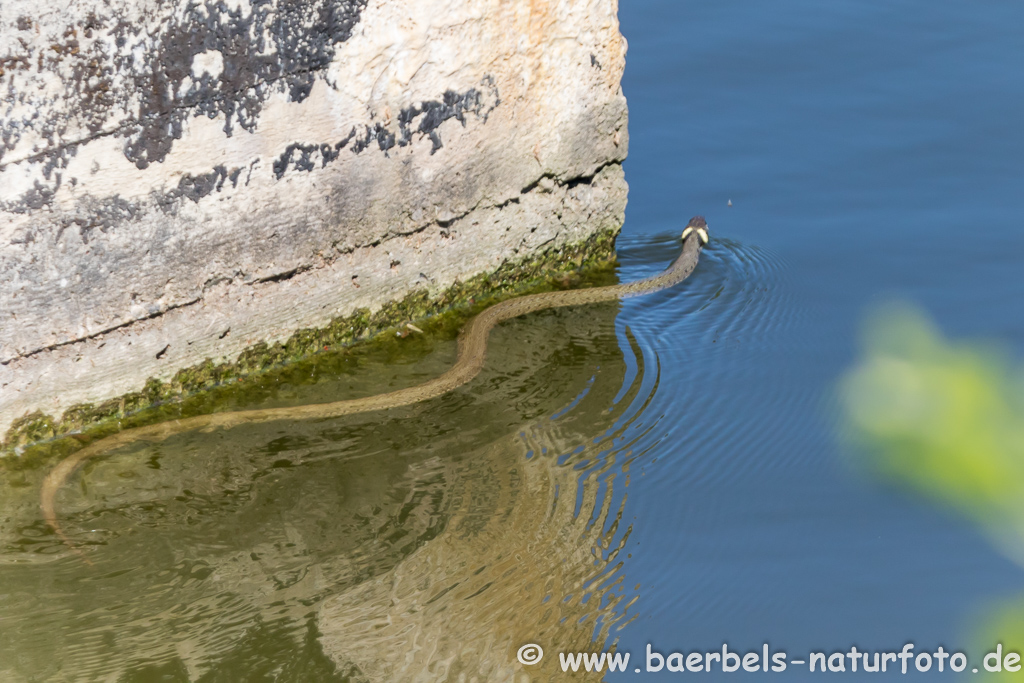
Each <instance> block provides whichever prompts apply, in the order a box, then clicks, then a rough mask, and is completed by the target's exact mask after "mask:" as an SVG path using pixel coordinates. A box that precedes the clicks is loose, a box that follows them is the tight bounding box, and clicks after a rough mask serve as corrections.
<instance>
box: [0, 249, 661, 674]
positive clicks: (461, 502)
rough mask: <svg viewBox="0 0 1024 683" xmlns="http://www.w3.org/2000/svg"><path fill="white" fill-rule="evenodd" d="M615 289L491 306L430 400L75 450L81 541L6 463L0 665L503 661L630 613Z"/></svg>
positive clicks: (402, 665) (322, 665) (135, 668)
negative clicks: (450, 386)
mask: <svg viewBox="0 0 1024 683" xmlns="http://www.w3.org/2000/svg"><path fill="white" fill-rule="evenodd" d="M666 255H668V254H666ZM672 255H674V254H672ZM617 310H618V305H617V304H608V305H598V306H591V307H588V308H585V309H580V310H561V311H551V312H546V313H540V314H537V315H533V316H529V317H528V318H526V319H524V320H517V321H512V322H510V323H508V324H505V325H502V326H501V327H500V328H499V329H497V330H496V331H495V332H494V333H493V334H492V338H491V349H492V353H491V356H490V358H489V362H488V365H487V368H486V369H485V370H484V372H483V373H482V374H481V376H480V377H479V378H478V379H477V380H475V381H474V382H472V383H471V384H470V385H468V386H466V387H464V388H463V389H460V390H458V391H456V392H454V393H453V394H450V395H448V396H446V397H443V398H441V399H438V400H434V401H428V402H425V403H423V404H419V405H415V406H411V407H407V408H401V409H394V410H391V411H388V412H386V413H377V414H366V415H361V416H353V417H348V418H344V419H333V420H321V421H309V422H298V423H296V422H288V423H268V424H262V425H254V426H247V427H242V428H237V429H232V430H225V431H217V432H211V433H189V434H183V435H179V436H175V437H173V438H170V439H168V440H166V441H164V442H162V443H159V444H155V445H154V444H138V445H135V446H129V447H125V448H122V449H120V450H117V451H114V452H112V453H111V454H110V455H109V456H104V457H102V458H100V459H97V460H95V461H91V462H89V463H88V464H87V465H86V466H85V467H84V468H83V469H82V471H81V472H80V473H78V474H77V475H76V476H75V477H74V479H73V480H72V482H71V483H70V484H69V485H68V486H67V487H66V488H65V490H63V491H62V493H61V494H60V496H59V512H60V515H61V518H62V520H64V528H65V530H66V532H67V533H68V535H69V536H70V537H71V539H72V540H73V542H74V543H76V544H77V545H78V546H79V547H80V548H82V552H81V555H79V554H76V553H74V552H70V551H69V550H68V548H67V547H65V546H64V545H63V544H62V543H61V542H60V540H59V539H58V538H57V537H56V536H55V535H54V534H53V533H52V532H51V531H50V530H49V529H48V528H47V527H46V526H45V524H44V523H43V522H42V521H41V519H40V516H39V512H38V487H39V482H40V480H41V477H42V475H43V474H44V473H45V470H42V469H40V470H27V471H21V472H16V473H9V475H8V477H7V480H6V483H5V486H4V490H3V491H2V492H0V500H3V512H2V517H0V520H2V523H0V543H2V545H0V547H2V549H3V552H2V554H0V586H2V588H0V678H2V679H3V680H76V681H77V680H117V681H148V680H154V681H156V680H167V681H197V680H201V681H213V680H229V681H235V680H246V681H249V680H279V681H309V680H413V679H414V678H416V677H417V676H428V678H429V677H431V676H434V675H438V676H440V673H439V671H438V669H437V668H438V667H441V668H442V669H443V670H445V671H448V672H450V673H452V674H453V675H457V673H458V672H459V671H468V672H471V673H472V672H475V673H478V674H479V673H483V674H485V675H488V676H493V677H501V676H503V675H505V674H507V673H508V671H509V668H508V667H509V666H510V662H513V661H514V655H515V649H516V648H517V647H518V646H519V645H520V644H521V643H520V642H519V641H520V640H521V639H529V638H537V637H544V638H546V639H547V640H548V642H553V641H557V642H563V643H566V644H571V643H577V644H578V645H579V646H580V647H584V646H586V645H587V644H588V643H589V642H590V640H591V638H592V636H594V635H595V634H599V636H600V635H603V634H606V633H607V632H608V630H609V629H610V628H611V627H612V626H613V625H614V624H616V623H617V622H620V621H622V620H623V619H624V618H625V617H626V611H625V608H624V605H623V595H624V592H623V587H622V586H621V585H619V584H617V583H616V578H617V565H615V563H614V562H613V560H614V559H615V556H616V554H617V550H618V548H619V545H620V544H621V543H622V542H623V541H624V539H625V538H626V537H627V536H628V533H627V531H628V528H627V527H628V525H623V524H621V523H620V519H619V516H620V514H621V509H622V504H623V502H624V500H625V497H624V492H625V489H626V483H627V481H628V477H629V475H628V469H629V462H630V461H631V460H632V459H633V458H634V457H635V456H634V455H633V454H631V453H630V452H629V449H628V448H623V447H622V446H621V445H619V444H617V443H616V441H617V440H621V437H622V434H623V432H624V431H625V430H627V429H628V424H629V422H630V421H629V415H628V411H629V410H630V407H631V406H633V404H634V400H635V398H636V394H637V392H638V391H639V388H640V387H639V385H636V384H635V383H634V384H633V385H625V386H624V385H623V381H624V379H625V375H626V367H625V364H624V362H623V357H622V353H621V351H620V349H619V343H618V339H617V337H616V333H615V327H614V320H615V315H616V312H617ZM406 343H407V345H405V344H406ZM454 347H455V345H454V342H453V341H451V340H444V339H436V338H421V337H418V336H414V337H408V338H406V339H403V340H396V341H395V342H393V343H388V344H384V345H380V344H378V345H376V347H371V348H370V349H369V350H365V351H362V352H360V353H356V354H344V353H342V354H336V355H334V356H331V357H329V358H318V359H315V360H314V361H313V362H310V363H306V364H303V365H300V366H296V367H294V368H290V369H289V370H288V372H287V373H284V374H283V375H282V376H278V377H276V378H275V379H273V380H272V381H271V380H267V381H265V382H264V383H263V384H264V385H263V386H261V387H252V388H250V389H248V390H234V392H233V394H232V393H231V392H227V393H226V394H225V396H222V397H221V399H220V400H221V404H220V405H221V407H222V408H223V407H225V406H227V405H229V404H230V403H231V401H233V402H234V403H235V404H236V405H239V406H241V405H262V406H273V405H286V404H296V403H311V402H321V401H327V400H333V399H336V398H339V397H341V396H358V395H365V394H368V393H376V392H379V391H384V390H388V389H392V388H396V387H400V386H407V385H410V384H415V383H417V382H420V381H423V380H424V379H426V378H428V377H432V376H434V375H436V374H439V373H440V372H442V371H443V370H444V369H445V368H446V367H448V365H449V364H450V363H451V362H452V361H453V360H454V350H455V348H454ZM325 364H326V365H327V366H330V369H331V371H330V372H327V371H326V370H325V367H324V366H325ZM300 372H306V373H310V376H309V377H308V378H301V377H299V376H298V373H300ZM289 376H290V377H291V378H292V379H293V382H288V381H286V378H287V377H289ZM621 392H625V394H624V397H623V399H624V400H621V401H620V402H619V403H615V401H614V398H615V397H616V395H617V394H619V393H621ZM228 394H230V398H231V401H228V400H227V398H228ZM552 416H557V419H553V418H552ZM428 669H429V671H428ZM440 677H442V678H443V676H440Z"/></svg>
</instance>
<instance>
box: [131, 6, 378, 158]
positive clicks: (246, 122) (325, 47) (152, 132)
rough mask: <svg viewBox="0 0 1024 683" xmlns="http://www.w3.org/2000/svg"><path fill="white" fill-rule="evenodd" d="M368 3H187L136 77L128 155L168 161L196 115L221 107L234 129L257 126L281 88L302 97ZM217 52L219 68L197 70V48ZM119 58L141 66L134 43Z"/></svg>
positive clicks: (212, 115) (291, 95)
mask: <svg viewBox="0 0 1024 683" xmlns="http://www.w3.org/2000/svg"><path fill="white" fill-rule="evenodd" d="M365 7H366V0H313V1H312V2H308V1H302V0H285V1H283V2H277V3H274V2H271V1H270V0H255V1H254V2H253V3H252V7H251V12H250V13H249V14H248V15H245V14H243V13H242V12H241V10H238V9H229V8H228V7H227V6H226V5H225V4H224V2H222V1H219V2H211V1H209V0H208V1H207V2H206V3H196V4H193V5H189V6H188V8H187V10H186V12H185V15H184V17H183V18H181V19H180V20H175V21H173V22H171V24H170V25H169V26H168V27H167V28H166V29H165V30H164V32H163V33H162V35H161V36H160V37H159V39H158V40H156V41H155V43H156V45H158V48H157V49H156V50H155V51H152V52H149V53H147V64H146V65H144V68H143V69H142V74H141V75H140V76H139V77H138V78H137V79H136V83H135V85H136V90H137V92H139V93H144V98H143V101H142V103H141V107H140V109H139V118H138V121H137V122H136V124H135V130H134V131H132V134H131V137H130V140H129V142H128V143H127V145H126V146H125V155H126V156H127V157H128V158H129V159H130V160H131V161H133V162H134V163H135V165H136V166H138V167H139V168H146V167H147V166H148V165H149V164H151V163H153V162H157V161H162V160H163V159H164V158H165V157H166V156H167V154H168V153H169V152H170V150H171V147H172V146H173V144H174V141H175V140H177V139H179V138H180V137H181V135H182V132H183V127H184V126H183V124H184V121H185V120H186V119H187V118H189V117H190V116H204V115H205V116H208V117H210V118H211V119H212V118H216V117H217V116H218V115H223V116H224V121H225V122H224V132H225V134H226V135H228V136H230V135H232V133H233V131H234V129H235V127H236V126H237V127H239V128H242V129H243V130H246V131H249V132H252V131H253V130H255V127H256V123H257V121H258V119H259V115H260V111H261V110H262V107H263V103H264V102H265V101H266V99H267V97H268V96H269V95H270V94H271V93H273V92H275V91H280V90H283V91H286V92H287V93H288V96H289V99H290V100H291V101H293V102H302V101H303V100H304V99H306V97H307V96H308V95H309V93H310V90H311V89H312V87H313V82H314V80H315V78H316V73H317V72H318V71H320V70H322V69H324V68H325V67H326V66H327V65H328V64H330V63H331V60H332V59H333V58H334V50H335V46H337V45H338V44H340V43H343V42H344V41H346V40H348V39H349V37H350V36H351V35H352V29H353V28H354V27H355V25H356V24H357V23H358V21H359V17H360V15H361V13H362V11H363V9H364V8H365ZM119 30H122V29H119ZM132 38H134V39H136V40H138V37H137V35H132ZM143 40H146V39H145V38H143ZM213 52H216V53H218V54H219V61H220V63H221V65H222V66H221V68H220V69H219V73H210V72H208V71H204V72H203V73H201V74H200V73H195V72H194V71H193V63H194V61H195V58H196V56H197V55H201V54H203V53H213ZM114 61H115V65H116V68H117V69H118V70H128V69H132V68H137V65H135V64H134V57H133V55H132V54H131V53H130V52H129V51H122V52H121V53H120V55H119V56H118V57H116V58H115V60H114Z"/></svg>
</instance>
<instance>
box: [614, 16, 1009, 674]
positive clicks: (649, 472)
mask: <svg viewBox="0 0 1024 683" xmlns="http://www.w3.org/2000/svg"><path fill="white" fill-rule="evenodd" d="M620 19H621V24H622V32H623V33H624V35H625V36H626V38H627V39H628V41H629V53H628V58H627V68H626V75H625V78H624V82H623V89H624V91H625V94H626V97H627V98H628V101H629V107H630V147H629V159H628V161H627V162H626V177H627V180H628V182H629V185H630V195H629V207H628V210H627V220H626V225H625V228H624V230H623V233H622V236H621V237H620V239H619V242H618V249H619V255H620V259H621V260H622V262H623V264H624V266H623V269H622V273H621V276H622V278H623V279H624V280H630V279H633V278H635V277H639V276H642V275H645V274H648V273H650V272H655V271H657V270H658V269H659V268H660V267H662V265H663V264H664V259H665V254H666V253H668V252H669V251H670V250H671V247H670V246H669V240H670V238H671V237H673V236H675V235H678V233H679V230H680V229H681V227H682V226H683V225H684V224H685V221H686V219H687V218H689V216H691V215H693V214H696V213H703V214H706V215H707V218H708V222H709V224H710V225H711V228H712V232H713V235H714V237H715V238H716V240H717V242H716V243H715V244H714V245H713V248H711V249H709V251H708V252H707V253H706V254H705V257H704V259H703V260H702V263H701V265H700V267H699V269H698V273H697V274H696V276H695V280H694V281H693V283H692V286H691V287H689V289H688V290H686V292H685V294H684V295H683V299H682V300H683V302H684V303H682V304H677V305H669V304H667V303H665V301H667V300H666V299H659V298H658V297H652V298H648V299H645V300H638V301H630V302H627V303H626V304H625V306H624V310H623V312H622V314H621V315H620V316H619V320H618V326H619V331H620V339H621V340H622V348H623V350H624V353H626V354H627V356H628V355H630V354H632V353H634V352H633V351H631V350H630V348H629V345H628V343H627V341H626V340H627V335H626V330H627V329H628V330H629V332H630V333H631V334H634V335H636V338H637V339H638V344H639V347H640V348H641V350H642V351H641V353H642V355H641V356H640V357H639V359H638V361H637V362H638V363H642V364H643V365H644V366H645V367H646V368H647V370H645V372H651V371H650V368H651V367H652V365H653V364H656V365H657V366H658V367H659V368H660V371H659V374H658V375H657V378H656V382H657V386H656V387H655V388H653V389H652V392H653V398H652V399H651V404H650V405H649V406H648V407H647V408H646V409H645V410H644V414H643V416H642V417H641V418H640V421H641V422H643V421H646V423H647V425H648V426H651V425H654V424H655V423H656V424H657V426H656V428H652V429H650V430H649V432H648V433H647V434H646V435H645V436H644V437H643V438H644V440H645V442H644V443H640V444H637V445H636V447H637V448H638V449H642V448H647V449H649V451H648V452H647V454H646V455H645V458H644V460H643V462H642V463H641V465H640V466H639V467H641V468H642V472H638V473H636V472H635V473H634V476H633V479H632V483H631V485H630V490H629V501H628V502H627V504H626V511H627V513H628V514H629V517H630V522H631V523H632V525H633V526H632V532H631V535H630V537H629V544H628V550H629V553H630V556H629V557H628V558H627V559H626V560H625V567H624V574H625V577H626V578H625V583H626V584H629V586H630V587H631V588H632V587H633V585H634V584H635V585H637V586H638V588H637V590H636V594H637V596H638V600H637V602H636V604H635V605H634V606H633V607H631V608H630V612H631V613H632V614H634V615H636V618H635V620H634V621H632V622H631V623H629V624H628V625H627V626H626V627H625V628H624V629H623V630H622V631H621V632H620V633H619V638H620V639H619V649H620V650H624V651H628V652H631V653H632V656H633V658H634V659H633V661H631V663H630V669H631V671H630V672H628V673H626V674H608V676H607V678H606V680H609V681H619V680H632V679H633V678H643V679H645V680H646V679H652V678H653V679H657V678H659V677H660V676H664V677H666V678H667V677H676V678H679V677H683V678H686V677H690V678H693V677H696V676H698V674H679V673H674V674H669V673H666V672H664V671H663V672H662V673H661V674H652V673H646V672H645V673H643V674H636V673H634V672H633V671H632V669H633V668H634V664H635V665H637V666H641V667H642V666H643V661H642V657H643V653H644V649H645V646H646V645H647V644H648V643H653V644H654V646H655V648H656V649H657V650H659V651H661V652H662V653H668V652H671V651H685V652H690V651H693V650H712V649H720V648H721V646H722V643H723V642H725V643H728V644H729V645H730V648H731V649H734V650H735V649H739V650H747V649H756V650H760V647H761V644H762V643H764V642H768V643H770V645H771V647H772V649H773V651H775V650H785V651H787V652H788V653H790V658H796V657H798V656H799V655H800V654H802V653H803V654H805V653H807V652H809V651H812V650H814V651H824V652H834V651H839V650H842V651H848V650H849V648H850V646H852V645H857V646H858V647H859V648H861V649H869V650H872V651H873V650H883V651H896V650H899V649H900V648H902V647H903V645H904V644H905V643H907V642H913V643H915V645H916V647H917V651H918V652H920V651H921V650H925V649H927V650H934V649H935V647H936V646H938V645H939V644H942V645H944V646H945V647H946V649H947V650H949V649H965V650H966V649H968V648H969V647H971V646H972V645H973V643H972V641H971V639H972V637H973V634H974V633H975V632H976V629H977V626H978V623H979V621H981V620H983V616H982V615H983V614H984V612H985V609H986V608H987V607H990V606H991V605H992V603H998V602H999V601H1000V600H1006V599H1009V598H1013V597H1015V596H1017V595H1019V594H1020V593H1021V592H1024V571H1022V570H1021V569H1020V568H1019V567H1018V566H1016V565H1015V564H1013V563H1012V562H1010V561H1009V560H1007V559H1005V558H1004V557H1003V556H1001V555H1000V554H998V552H997V551H996V550H995V549H994V548H993V546H992V545H991V544H990V543H989V541H988V540H987V539H986V538H985V537H984V535H983V534H982V533H981V531H980V530H979V529H977V528H976V527H974V526H973V525H971V524H970V523H969V522H968V521H966V520H965V519H963V518H961V517H959V516H958V515H957V514H956V513H955V512H953V511H949V510H946V509H943V508H941V507H938V506H936V505H935V504H933V503H932V502H931V501H928V500H925V499H923V498H920V497H915V496H914V495H913V494H911V493H909V492H908V491H907V490H905V489H902V488H898V487H896V486H893V485H889V484H886V483H885V482H883V481H881V480H879V479H876V478H873V477H872V476H871V475H870V473H869V472H866V471H865V470H864V468H862V467H859V466H858V464H857V463H858V461H857V457H856V456H857V454H856V453H855V452H851V451H852V449H851V448H850V447H848V446H845V445H844V442H843V440H842V439H841V437H840V434H839V424H840V416H839V407H838V402H837V401H836V398H835V397H836V383H837V382H838V380H839V378H840V377H841V376H842V374H843V372H844V371H845V370H847V369H848V368H849V367H851V365H852V364H853V363H854V362H855V361H856V358H857V353H858V335H859V333H860V330H861V329H862V326H863V321H864V318H865V315H866V314H867V313H868V312H870V311H871V310H872V309H873V307H875V306H877V305H878V304H879V303H881V302H885V301H888V300H891V299H893V298H898V299H902V300H907V301H910V302H913V303H914V304H916V305H918V306H920V307H922V308H923V309H924V310H925V311H927V312H928V313H929V314H930V315H931V316H933V317H934V318H935V320H936V321H937V324H938V325H939V327H940V328H941V329H942V331H943V332H944V333H945V334H947V335H950V336H952V337H955V338H983V339H997V340H999V341H1000V342H1002V343H1003V344H1005V345H1008V346H1009V347H1010V348H1011V349H1012V351H1013V352H1014V353H1015V354H1016V355H1017V358H1018V360H1019V359H1020V358H1021V357H1022V356H1024V316H1022V315H1021V313H1022V311H1024V308H1022V303H1021V302H1022V301H1024V278H1022V277H1021V274H1022V273H1024V230H1021V219H1022V217H1024V191H1022V189H1024V182H1022V181H1024V167H1022V160H1024V132H1022V130H1024V129H1022V126H1021V121H1022V120H1024V79H1022V78H1021V75H1020V74H1021V65H1022V64H1024V39H1022V37H1021V32H1020V27H1021V26H1022V25H1024V4H1020V3H1008V2H978V3H963V2H960V3H954V2H925V1H923V0H898V1H886V2H863V1H859V2H853V1H835V2H810V1H806V0H782V1H780V2H773V3H755V2H735V1H732V0H716V1H715V2H693V1H687V2H678V1H674V0H635V1H633V2H624V3H622V4H621V6H620ZM730 201H731V206H730V205H729V203H730ZM659 259H660V261H659ZM723 302H724V303H723ZM702 306H703V308H702ZM652 381H655V380H652ZM637 428H638V429H639V430H641V431H642V430H643V429H644V426H643V425H638V426H637ZM969 654H973V653H970V652H969ZM978 654H983V653H978ZM972 665H978V662H977V661H976V660H972ZM969 671H970V669H968V672H969ZM736 675H740V676H743V677H745V678H753V677H757V676H771V677H774V678H778V679H780V680H783V679H784V680H802V679H804V678H807V677H809V676H811V674H809V673H808V672H807V670H806V668H805V667H791V668H790V669H788V670H787V671H786V673H785V674H781V675H779V674H772V673H768V674H761V673H748V674H723V673H720V672H719V673H715V674H712V675H708V674H706V673H704V674H699V676H700V677H703V678H704V679H709V680H711V679H717V678H730V677H732V676H736ZM820 675H821V674H817V676H820ZM914 675H915V676H916V677H917V678H918V679H919V680H931V679H934V678H940V677H941V678H943V679H951V675H950V674H946V675H944V676H942V675H940V674H938V673H937V672H935V671H934V669H933V670H932V672H930V673H929V674H920V673H918V674H914ZM879 676H881V674H863V673H857V674H854V673H852V672H849V671H848V672H847V673H846V674H845V675H844V680H860V679H861V678H872V680H873V679H875V678H878V677H879Z"/></svg>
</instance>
